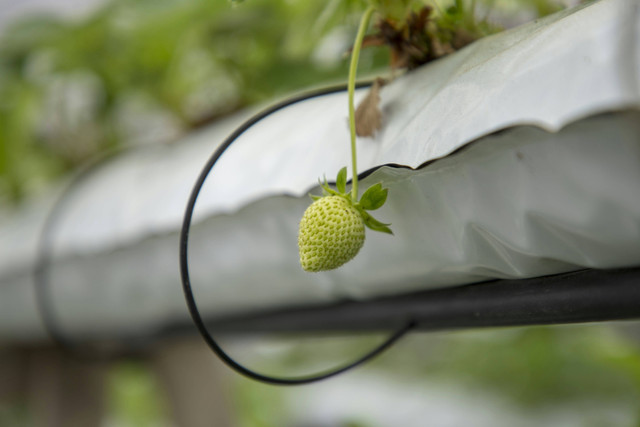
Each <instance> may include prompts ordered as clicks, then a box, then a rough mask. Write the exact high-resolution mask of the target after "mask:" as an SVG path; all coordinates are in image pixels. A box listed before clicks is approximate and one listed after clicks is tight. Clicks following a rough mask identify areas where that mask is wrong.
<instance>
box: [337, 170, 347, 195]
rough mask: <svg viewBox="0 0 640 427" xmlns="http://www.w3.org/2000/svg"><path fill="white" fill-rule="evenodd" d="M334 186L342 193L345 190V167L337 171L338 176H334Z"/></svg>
mask: <svg viewBox="0 0 640 427" xmlns="http://www.w3.org/2000/svg"><path fill="white" fill-rule="evenodd" d="M336 188H337V189H338V192H339V193H342V194H344V193H345V192H346V190H347V167H346V166H345V167H343V168H342V169H340V172H338V177H337V178H336Z"/></svg>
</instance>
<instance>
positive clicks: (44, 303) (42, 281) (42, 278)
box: [33, 148, 123, 360]
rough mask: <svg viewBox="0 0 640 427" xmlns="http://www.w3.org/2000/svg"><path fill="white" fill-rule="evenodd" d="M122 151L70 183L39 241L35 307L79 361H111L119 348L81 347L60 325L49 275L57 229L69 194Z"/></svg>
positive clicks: (57, 339) (102, 158)
mask: <svg viewBox="0 0 640 427" xmlns="http://www.w3.org/2000/svg"><path fill="white" fill-rule="evenodd" d="M122 150H123V148H115V149H113V150H111V151H109V152H107V153H105V154H103V155H101V156H99V157H98V158H97V159H95V160H94V161H93V162H91V163H89V164H88V165H87V166H86V167H85V168H83V169H81V170H80V171H79V172H78V173H77V174H76V175H75V176H74V177H73V178H72V179H71V180H70V181H69V182H68V184H67V185H66V187H64V188H63V190H62V191H61V193H60V195H59V196H58V197H57V199H56V200H55V202H54V204H53V206H52V207H51V209H50V210H49V212H48V214H47V216H46V218H45V220H44V223H43V226H42V230H41V232H40V236H39V239H38V243H37V252H36V259H35V263H34V270H33V278H34V290H35V300H36V307H37V308H38V312H39V313H40V318H41V321H42V324H43V326H44V329H45V331H46V332H47V334H48V335H49V337H50V339H51V341H53V343H54V344H55V345H57V346H58V347H59V348H61V349H62V350H63V351H64V352H65V353H66V354H67V355H69V356H71V357H73V358H75V359H79V360H103V359H104V360H110V359H113V358H117V357H119V356H120V355H121V354H120V352H119V351H110V352H108V353H106V352H105V351H104V350H98V349H94V348H91V347H88V346H81V345H80V344H79V343H76V342H74V341H73V340H72V339H70V338H69V337H68V336H67V334H66V333H64V332H63V328H62V326H61V324H60V320H59V316H58V315H57V314H56V313H57V310H56V309H55V304H54V302H53V299H54V298H53V289H52V285H51V276H50V270H51V263H52V258H53V257H52V253H53V243H54V242H53V240H54V231H55V229H56V226H57V224H58V222H59V220H60V218H62V216H63V213H64V209H65V207H66V202H67V201H68V199H69V197H70V196H71V195H72V194H73V193H74V192H75V191H76V189H77V188H79V186H80V185H81V184H82V183H83V182H85V181H86V179H87V178H88V177H90V176H91V175H93V174H95V173H96V172H97V171H98V170H100V169H101V168H102V167H103V166H105V165H106V164H107V163H108V162H109V161H110V160H111V159H113V158H114V157H115V156H116V155H117V154H118V153H120V152H121V151H122Z"/></svg>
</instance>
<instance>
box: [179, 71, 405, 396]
mask: <svg viewBox="0 0 640 427" xmlns="http://www.w3.org/2000/svg"><path fill="white" fill-rule="evenodd" d="M370 85H371V83H370V82H367V83H361V84H358V85H357V87H366V86H370ZM345 90H346V86H340V87H333V88H327V89H321V90H318V91H315V92H310V93H307V94H303V95H299V96H296V97H294V98H290V99H287V100H285V101H283V102H280V103H278V104H276V105H274V106H272V107H270V108H268V109H266V110H264V111H262V112H260V113H258V114H257V115H255V116H254V117H252V118H250V119H249V120H247V121H246V122H245V123H243V124H242V125H241V126H240V127H239V128H238V129H236V130H235V131H234V132H233V133H232V134H231V135H230V136H229V137H227V139H225V140H224V141H223V143H222V144H221V145H220V146H219V147H218V149H217V150H216V151H215V152H214V153H213V154H212V155H211V157H210V158H209V161H208V162H207V164H206V165H205V166H204V168H203V169H202V171H201V172H200V175H199V177H198V179H197V181H196V183H195V185H194V186H193V189H192V190H191V195H190V197H189V201H188V203H187V208H186V210H185V214H184V220H183V223H182V230H181V233H180V273H181V277H182V288H183V290H184V297H185V300H186V302H187V307H188V308H189V313H190V314H191V317H192V319H193V322H194V323H195V325H196V327H197V328H198V331H199V332H200V334H201V335H202V337H203V338H204V340H205V342H206V343H207V344H208V345H209V347H210V348H211V350H213V352H214V353H215V354H216V355H217V356H218V357H219V358H220V359H221V360H222V361H223V362H224V363H226V364H227V366H229V367H230V368H231V369H233V370H234V371H236V372H237V373H239V374H241V375H244V376H246V377H248V378H251V379H253V380H256V381H260V382H263V383H267V384H274V385H301V384H309V383H313V382H316V381H320V380H323V379H326V378H329V377H333V376H335V375H338V374H341V373H343V372H346V371H348V370H350V369H352V368H355V367H356V366H359V365H361V364H363V363H365V362H367V361H369V360H371V359H372V358H374V357H375V356H377V355H379V354H380V353H382V352H383V351H384V350H386V349H387V348H389V347H391V345H393V344H394V343H395V342H396V341H397V340H398V339H400V338H401V337H402V336H404V335H405V334H406V333H407V332H409V331H410V330H411V329H412V328H414V327H415V323H414V322H413V321H408V322H407V323H406V324H405V325H404V326H402V327H401V328H399V329H398V330H397V331H395V332H393V333H392V334H391V335H390V336H389V337H388V338H387V339H386V340H385V341H384V342H383V343H382V344H380V345H378V346H377V347H375V348H374V349H373V350H371V351H370V352H368V353H367V354H365V355H364V356H362V357H360V358H359V359H357V360H356V361H354V362H352V363H349V364H347V365H345V366H342V367H339V368H336V369H334V370H331V371H328V372H323V373H319V374H315V375H312V376H307V377H298V378H280V377H273V376H268V375H264V374H261V373H258V372H255V371H252V370H251V369H248V368H247V367H245V366H243V365H241V364H240V363H238V362H236V361H235V360H234V359H233V358H232V357H231V356H229V355H228V354H227V353H226V352H225V351H224V350H223V349H222V348H221V347H220V345H219V344H218V343H217V342H216V340H215V339H214V338H213V337H212V336H211V334H210V333H209V331H208V330H207V327H206V326H205V324H204V321H203V320H202V317H201V316H200V312H199V311H198V306H197V305H196V302H195V298H194V296H193V291H192V289H191V280H190V278H189V263H188V255H187V251H188V245H189V229H190V227H191V220H192V217H193V210H194V208H195V204H196V201H197V199H198V195H199V194H200V190H201V189H202V186H203V185H204V182H205V180H206V179H207V176H208V175H209V173H210V172H211V170H212V169H213V167H214V165H215V164H216V162H217V161H218V159H220V157H221V156H222V154H224V152H225V151H226V150H227V148H229V146H230V145H231V144H232V143H233V142H234V141H235V140H236V139H237V138H238V137H239V136H240V135H242V133H244V132H245V131H246V130H247V129H249V128H250V127H251V126H253V125H254V124H255V123H257V122H258V121H260V120H262V119H263V118H265V117H266V116H268V115H270V114H272V113H274V112H276V111H278V110H280V109H282V108H285V107H287V106H289V105H292V104H295V103H297V102H300V101H304V100H307V99H311V98H315V97H318V96H323V95H328V94H331V93H336V92H342V91H345Z"/></svg>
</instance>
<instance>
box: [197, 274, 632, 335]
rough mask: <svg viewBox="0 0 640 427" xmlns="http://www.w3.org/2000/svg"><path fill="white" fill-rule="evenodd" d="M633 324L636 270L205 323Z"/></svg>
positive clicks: (216, 328) (303, 327)
mask: <svg viewBox="0 0 640 427" xmlns="http://www.w3.org/2000/svg"><path fill="white" fill-rule="evenodd" d="M630 319H640V268H632V269H620V270H581V271H577V272H572V273H565V274H558V275H553V276H545V277H537V278H532V279H520V280H494V281H489V282H483V283H477V284H472V285H465V286H458V287H453V288H446V289H438V290H430V291H423V292H418V293H413V294H408V295H402V296H394V297H386V298H379V299H374V300H367V301H345V302H340V303H336V304H332V305H328V306H306V307H296V308H293V309H284V310H279V311H272V312H265V313H259V314H256V313H247V314H244V315H237V316H234V317H226V318H218V319H207V325H208V327H209V328H210V330H211V331H212V332H214V333H220V332H223V333H226V332H231V333H241V332H350V331H383V330H390V329H394V328H397V327H398V326H399V325H403V324H406V323H407V321H412V322H414V325H415V327H414V330H422V331H432V330H448V329H464V328H469V329H471V328H481V327H500V326H521V325H544V324H563V323H582V322H600V321H611V320H630Z"/></svg>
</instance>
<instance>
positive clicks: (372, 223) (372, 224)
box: [361, 211, 393, 234]
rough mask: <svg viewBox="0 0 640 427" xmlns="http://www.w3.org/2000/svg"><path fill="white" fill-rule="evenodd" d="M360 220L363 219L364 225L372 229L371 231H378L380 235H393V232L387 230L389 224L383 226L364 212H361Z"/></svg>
mask: <svg viewBox="0 0 640 427" xmlns="http://www.w3.org/2000/svg"><path fill="white" fill-rule="evenodd" d="M361 214H362V218H363V219H364V225H366V226H367V227H369V228H370V229H372V230H373V231H380V232H381V233H388V234H393V231H391V229H390V228H389V226H390V225H391V224H385V223H383V222H380V221H378V220H377V219H375V218H374V217H372V216H371V215H369V214H368V213H367V212H365V211H361Z"/></svg>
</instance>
